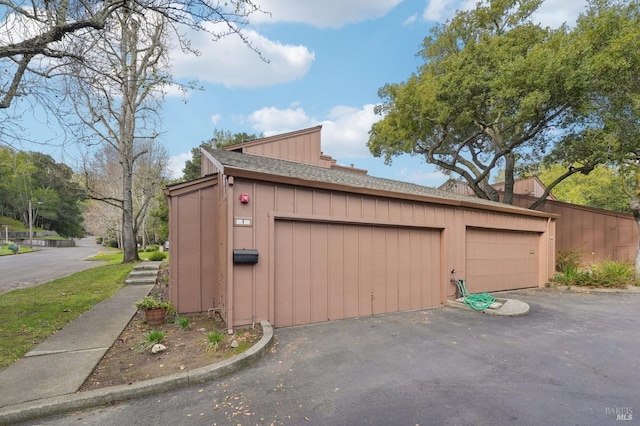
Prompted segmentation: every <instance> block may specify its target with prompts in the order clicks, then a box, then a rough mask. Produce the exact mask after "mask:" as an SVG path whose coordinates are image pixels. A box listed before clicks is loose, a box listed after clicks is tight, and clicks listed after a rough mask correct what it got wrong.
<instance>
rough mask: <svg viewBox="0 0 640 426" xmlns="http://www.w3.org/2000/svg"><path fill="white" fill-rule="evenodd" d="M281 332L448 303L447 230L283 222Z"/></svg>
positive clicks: (279, 244) (279, 243)
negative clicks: (444, 292)
mask: <svg viewBox="0 0 640 426" xmlns="http://www.w3.org/2000/svg"><path fill="white" fill-rule="evenodd" d="M275 247H276V249H275V250H276V253H275V324H274V325H275V326H276V327H284V326H291V325H301V324H309V323H316V322H323V321H328V320H336V319H344V318H354V317H360V316H366V315H373V314H381V313H389V312H398V311H404V310H409V309H418V308H424V307H431V306H437V305H439V304H440V300H441V296H440V282H441V279H440V278H441V277H440V275H441V271H440V252H441V247H440V231H438V230H429V229H419V228H409V227H397V226H396V227H389V226H374V225H355V224H344V223H322V222H303V221H291V220H277V221H276V223H275Z"/></svg>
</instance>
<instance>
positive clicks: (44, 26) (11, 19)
mask: <svg viewBox="0 0 640 426" xmlns="http://www.w3.org/2000/svg"><path fill="white" fill-rule="evenodd" d="M132 11H133V12H135V13H140V14H145V13H147V12H153V13H156V14H158V15H161V16H163V17H164V19H165V22H166V23H167V25H169V26H170V27H171V28H172V29H173V30H174V32H175V35H176V36H177V38H178V40H179V42H180V44H181V47H182V48H183V49H185V50H188V51H193V50H192V49H191V48H190V46H189V42H188V40H187V39H185V38H184V34H185V31H184V29H185V28H190V29H194V30H198V31H205V32H208V33H209V34H210V35H211V37H212V39H213V40H217V39H219V38H221V37H224V36H226V35H230V34H234V35H236V36H238V37H240V38H241V39H242V40H243V41H244V43H245V44H246V45H247V46H249V47H250V48H252V49H253V47H252V46H251V43H250V42H249V41H248V40H247V39H246V37H245V36H244V34H243V32H242V30H241V28H242V27H243V26H244V25H246V24H247V23H248V21H247V19H248V17H249V15H250V14H251V13H253V12H256V11H259V7H258V6H257V5H254V4H253V1H252V0H228V1H225V2H224V3H220V2H218V1H215V0H176V1H171V2H169V1H166V0H104V1H99V2H86V1H84V0H58V1H48V0H30V1H25V0H0V14H1V15H0V109H6V108H9V106H11V104H12V103H13V101H14V100H16V99H17V98H20V97H25V96H33V95H34V93H36V92H37V91H38V89H42V88H43V87H48V86H50V82H49V80H47V79H46V77H52V76H55V75H57V74H59V73H60V72H61V71H63V70H64V67H62V68H61V64H67V63H69V62H80V63H83V64H86V63H87V58H86V57H84V56H83V55H82V53H81V52H78V51H76V50H75V49H73V46H74V45H77V44H78V42H79V41H82V40H87V39H89V40H91V39H95V37H96V35H97V34H99V33H101V32H104V31H105V30H106V29H107V28H108V27H109V24H110V23H111V21H113V20H115V21H117V20H119V19H121V18H120V17H121V16H122V15H123V14H127V13H130V12H132ZM208 23H222V24H223V25H222V26H211V25H208ZM254 50H255V49H254ZM32 79H36V80H37V81H36V82H34V81H33V80H32ZM39 93H44V91H41V92H39Z"/></svg>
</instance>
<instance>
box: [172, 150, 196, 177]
mask: <svg viewBox="0 0 640 426" xmlns="http://www.w3.org/2000/svg"><path fill="white" fill-rule="evenodd" d="M191 158H192V157H191V151H189V152H183V153H182V154H178V155H173V156H171V157H169V166H168V172H169V177H170V178H171V179H178V178H180V177H182V169H184V164H185V163H186V162H187V160H191Z"/></svg>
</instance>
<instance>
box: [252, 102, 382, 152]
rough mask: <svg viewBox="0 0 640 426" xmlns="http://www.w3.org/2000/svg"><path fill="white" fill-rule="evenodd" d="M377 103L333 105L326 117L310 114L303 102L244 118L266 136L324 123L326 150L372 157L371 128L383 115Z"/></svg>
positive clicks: (258, 111)
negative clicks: (299, 104)
mask: <svg viewBox="0 0 640 426" xmlns="http://www.w3.org/2000/svg"><path fill="white" fill-rule="evenodd" d="M373 108H374V105H373V104H367V105H364V106H363V107H361V108H354V107H349V106H342V105H339V106H336V107H333V108H332V109H331V110H330V111H329V112H328V113H327V116H326V117H325V118H324V119H319V118H317V117H310V116H308V115H307V113H306V112H305V111H304V109H303V108H302V107H300V106H297V105H296V106H295V107H289V108H285V109H278V108H276V107H266V108H262V109H260V110H257V111H254V112H253V113H252V114H251V115H249V116H248V117H245V119H244V121H245V122H249V123H250V124H251V126H252V127H253V128H254V129H255V130H256V131H257V132H259V133H264V135H265V136H271V135H277V134H280V133H286V132H291V131H295V130H300V129H304V128H307V127H312V126H317V125H318V124H322V151H323V152H324V153H325V154H327V155H330V156H332V157H334V158H358V157H369V156H371V154H370V153H369V150H368V148H367V140H368V139H369V129H371V125H372V124H373V123H375V122H376V121H378V120H379V119H380V117H379V116H377V115H376V114H375V113H374V112H373Z"/></svg>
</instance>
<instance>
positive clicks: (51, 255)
mask: <svg viewBox="0 0 640 426" xmlns="http://www.w3.org/2000/svg"><path fill="white" fill-rule="evenodd" d="M99 251H100V246H99V245H97V244H96V240H95V238H83V239H81V240H76V247H65V248H42V247H38V248H36V251H35V252H31V253H23V254H16V255H9V256H1V257H0V293H5V292H7V291H10V290H15V289H18V288H25V287H31V286H34V285H37V284H42V283H43V282H47V281H51V280H53V279H56V278H60V277H64V276H67V275H70V274H73V273H75V272H78V271H82V270H84V269H88V268H91V267H93V266H96V265H97V264H98V263H96V262H89V261H86V260H82V259H84V258H86V257H89V256H94V255H96V254H97V253H98V252H99Z"/></svg>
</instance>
